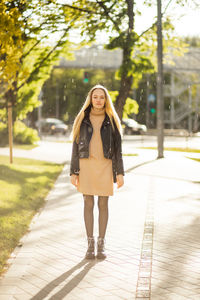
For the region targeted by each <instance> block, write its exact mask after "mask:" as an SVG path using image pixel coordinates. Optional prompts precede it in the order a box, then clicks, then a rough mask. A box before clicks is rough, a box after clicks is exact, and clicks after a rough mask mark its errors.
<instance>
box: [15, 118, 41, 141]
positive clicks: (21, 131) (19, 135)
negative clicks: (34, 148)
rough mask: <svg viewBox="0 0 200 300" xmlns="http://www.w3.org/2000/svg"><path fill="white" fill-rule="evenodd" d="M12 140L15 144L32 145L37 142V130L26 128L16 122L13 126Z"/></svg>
mask: <svg viewBox="0 0 200 300" xmlns="http://www.w3.org/2000/svg"><path fill="white" fill-rule="evenodd" d="M13 139H14V142H15V143H16V144H34V143H35V142H37V141H39V137H38V132H37V130H35V129H32V128H29V127H27V126H26V125H25V124H24V123H23V122H21V121H16V122H15V124H14V126H13Z"/></svg>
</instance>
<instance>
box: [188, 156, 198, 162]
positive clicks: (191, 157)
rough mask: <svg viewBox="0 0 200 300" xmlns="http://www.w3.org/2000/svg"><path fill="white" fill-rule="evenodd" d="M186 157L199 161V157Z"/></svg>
mask: <svg viewBox="0 0 200 300" xmlns="http://www.w3.org/2000/svg"><path fill="white" fill-rule="evenodd" d="M187 158H190V159H193V160H195V161H198V162H200V158H194V157H187Z"/></svg>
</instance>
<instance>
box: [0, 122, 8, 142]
mask: <svg viewBox="0 0 200 300" xmlns="http://www.w3.org/2000/svg"><path fill="white" fill-rule="evenodd" d="M6 144H8V131H7V126H6V124H5V123H3V122H0V146H5V145H6Z"/></svg>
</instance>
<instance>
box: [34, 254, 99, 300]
mask: <svg viewBox="0 0 200 300" xmlns="http://www.w3.org/2000/svg"><path fill="white" fill-rule="evenodd" d="M97 263H98V261H96V260H92V261H89V260H86V259H83V260H81V261H80V262H79V263H78V264H77V265H75V266H74V267H73V268H71V269H70V270H68V271H67V272H65V273H63V274H62V275H61V276H59V277H58V278H56V279H54V280H53V281H51V282H50V283H48V284H47V285H46V286H45V287H44V288H43V289H42V290H41V291H40V292H38V293H37V294H36V295H35V296H33V297H32V298H31V300H42V299H44V298H46V297H47V295H48V294H50V293H51V292H52V291H53V290H54V289H55V288H57V286H59V285H60V284H61V283H62V282H63V281H65V280H66V279H67V278H68V277H70V276H71V274H72V273H73V272H75V271H77V270H78V269H81V270H80V272H79V273H78V274H77V275H75V276H74V277H73V278H72V279H71V280H70V281H69V282H67V283H66V285H64V286H62V288H61V290H60V291H58V292H56V293H55V294H54V295H53V296H51V297H50V298H48V299H51V300H53V299H54V300H60V299H63V298H64V297H65V296H66V295H67V294H69V293H70V292H71V291H72V290H73V289H74V288H75V287H76V286H77V285H78V284H79V283H80V282H81V280H82V279H83V278H84V277H85V276H86V274H87V273H88V272H89V270H90V269H91V268H92V267H93V266H94V265H95V264H97ZM82 267H84V268H83V269H82Z"/></svg>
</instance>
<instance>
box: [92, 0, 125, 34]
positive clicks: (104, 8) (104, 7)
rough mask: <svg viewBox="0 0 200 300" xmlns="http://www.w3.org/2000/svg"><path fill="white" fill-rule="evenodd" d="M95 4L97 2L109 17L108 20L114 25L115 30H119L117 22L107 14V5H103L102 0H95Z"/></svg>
mask: <svg viewBox="0 0 200 300" xmlns="http://www.w3.org/2000/svg"><path fill="white" fill-rule="evenodd" d="M97 4H99V6H100V7H102V8H103V10H104V12H105V15H106V16H107V17H108V18H109V19H110V21H111V22H112V23H113V24H114V25H115V28H116V30H117V31H118V32H119V31H120V28H119V26H118V24H117V23H116V22H115V21H114V20H113V19H112V18H111V16H110V15H109V12H108V9H107V7H106V6H105V5H104V3H103V1H98V0H97Z"/></svg>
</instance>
